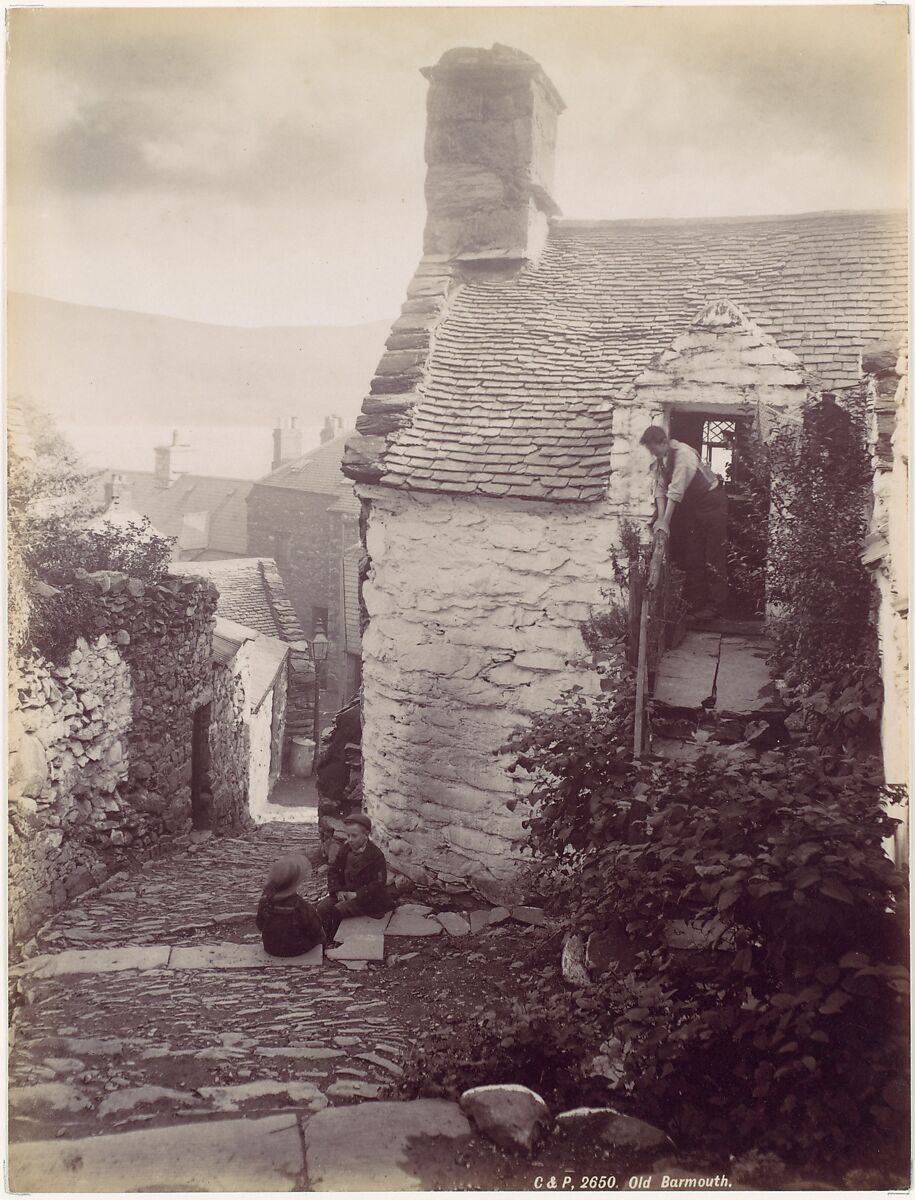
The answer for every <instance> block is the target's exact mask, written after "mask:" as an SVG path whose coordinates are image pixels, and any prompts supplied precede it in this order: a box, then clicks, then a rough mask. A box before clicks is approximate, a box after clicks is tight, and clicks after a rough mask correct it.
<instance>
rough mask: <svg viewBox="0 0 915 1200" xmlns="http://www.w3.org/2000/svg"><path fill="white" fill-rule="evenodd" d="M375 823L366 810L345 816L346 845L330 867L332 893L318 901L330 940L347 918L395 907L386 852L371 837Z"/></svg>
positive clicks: (328, 884)
mask: <svg viewBox="0 0 915 1200" xmlns="http://www.w3.org/2000/svg"><path fill="white" fill-rule="evenodd" d="M371 831H372V822H371V820H370V819H369V818H368V817H367V816H366V815H365V813H351V814H350V815H349V816H347V817H344V819H343V832H344V837H345V839H346V841H345V844H344V846H343V847H342V849H341V850H340V853H339V854H338V855H337V857H336V858H335V859H334V861H333V862H332V863H331V864H330V866H329V867H328V868H327V889H328V891H329V893H330V895H328V896H325V897H324V899H323V900H321V901H320V902H319V903H318V906H317V911H318V915H319V917H320V918H321V920H322V922H323V923H324V933H325V936H326V937H327V940H328V941H331V940H332V939H333V936H334V934H335V933H336V932H337V926H338V925H339V924H340V922H341V921H342V920H343V918H344V917H380V916H383V915H384V913H386V912H387V911H388V909H389V908H390V907H391V899H390V896H389V895H388V890H387V881H388V868H387V863H386V862H385V861H384V855H383V854H382V853H381V851H380V850H379V849H378V847H377V846H376V845H375V843H374V842H372V841H370V840H369V834H370V833H371Z"/></svg>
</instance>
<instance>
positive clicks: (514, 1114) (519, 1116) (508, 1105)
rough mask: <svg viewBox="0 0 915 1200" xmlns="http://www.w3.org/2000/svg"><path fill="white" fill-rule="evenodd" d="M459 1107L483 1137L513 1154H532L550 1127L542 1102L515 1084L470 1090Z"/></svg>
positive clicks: (547, 1113)
mask: <svg viewBox="0 0 915 1200" xmlns="http://www.w3.org/2000/svg"><path fill="white" fill-rule="evenodd" d="M460 1105H461V1108H462V1109H463V1110H464V1112H465V1113H466V1114H467V1115H468V1116H469V1117H470V1119H471V1121H472V1122H473V1124H474V1125H475V1126H476V1128H477V1129H478V1130H479V1131H480V1133H482V1134H483V1135H484V1137H487V1138H489V1140H490V1141H492V1142H495V1144H496V1145H497V1146H501V1147H502V1149H503V1150H512V1151H514V1152H515V1153H521V1154H530V1153H532V1151H533V1150H534V1148H535V1147H536V1145H537V1144H538V1143H539V1142H540V1140H541V1139H542V1138H543V1136H544V1134H545V1133H546V1131H547V1130H548V1129H549V1126H550V1110H549V1109H548V1108H547V1106H546V1104H545V1103H544V1101H543V1099H542V1098H541V1097H540V1096H538V1095H537V1093H536V1092H532V1091H531V1089H530V1088H526V1087H522V1086H521V1084H518V1083H497V1084H490V1085H488V1086H486V1087H475V1088H470V1090H469V1091H466V1092H464V1094H463V1095H462V1096H461V1099H460Z"/></svg>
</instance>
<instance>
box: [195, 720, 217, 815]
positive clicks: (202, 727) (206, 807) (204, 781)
mask: <svg viewBox="0 0 915 1200" xmlns="http://www.w3.org/2000/svg"><path fill="white" fill-rule="evenodd" d="M212 807H213V795H212V790H211V783H210V706H209V704H202V705H201V706H200V708H198V709H197V710H196V711H195V712H194V730H193V734H192V739H191V824H192V825H193V827H194V828H195V829H210V828H211V827H212V820H213V811H212Z"/></svg>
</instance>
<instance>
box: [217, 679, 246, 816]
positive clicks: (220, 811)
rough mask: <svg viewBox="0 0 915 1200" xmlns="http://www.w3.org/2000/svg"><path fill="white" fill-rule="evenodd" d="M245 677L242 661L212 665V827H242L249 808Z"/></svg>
mask: <svg viewBox="0 0 915 1200" xmlns="http://www.w3.org/2000/svg"><path fill="white" fill-rule="evenodd" d="M245 691H246V679H245V673H244V669H243V667H242V665H241V664H238V663H237V662H232V663H229V664H227V665H226V666H214V667H213V699H212V701H211V709H210V737H209V742H210V790H211V792H212V794H213V805H212V829H213V832H214V833H223V832H224V831H225V830H227V829H237V828H239V827H244V826H246V825H248V824H250V822H251V818H250V815H249V812H248V789H249V779H248V764H249V754H250V744H249V737H248V726H247V724H246V721H245Z"/></svg>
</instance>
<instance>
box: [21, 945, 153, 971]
mask: <svg viewBox="0 0 915 1200" xmlns="http://www.w3.org/2000/svg"><path fill="white" fill-rule="evenodd" d="M169 953H170V947H169V946H118V947H115V948H113V949H107V948H106V949H102V950H64V951H62V952H61V953H60V954H42V955H39V956H38V957H37V958H31V959H26V961H25V962H24V963H20V964H19V966H18V968H16V969H14V971H13V972H12V973H13V974H23V975H29V976H31V977H32V978H34V979H49V978H51V977H53V976H55V975H97V974H100V973H103V972H108V971H150V970H155V969H156V968H161V967H165V966H166V965H167V963H168V956H169Z"/></svg>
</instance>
